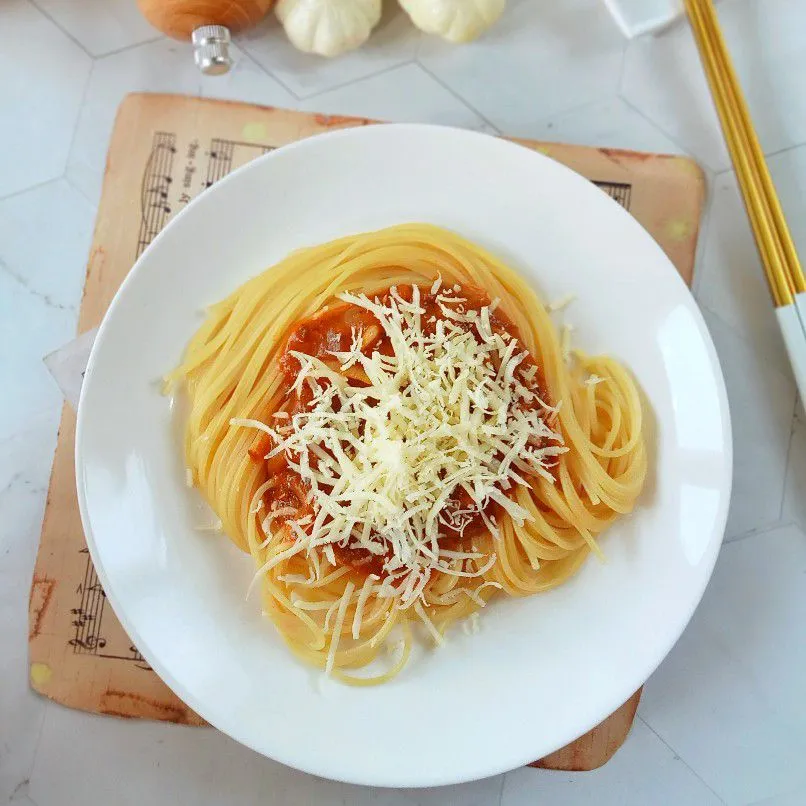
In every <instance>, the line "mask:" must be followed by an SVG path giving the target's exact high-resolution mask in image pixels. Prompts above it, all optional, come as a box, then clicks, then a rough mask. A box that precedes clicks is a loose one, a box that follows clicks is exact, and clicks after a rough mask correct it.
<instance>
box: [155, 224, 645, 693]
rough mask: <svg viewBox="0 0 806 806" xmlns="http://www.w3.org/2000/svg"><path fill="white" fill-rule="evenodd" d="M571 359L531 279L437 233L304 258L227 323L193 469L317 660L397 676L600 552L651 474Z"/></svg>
mask: <svg viewBox="0 0 806 806" xmlns="http://www.w3.org/2000/svg"><path fill="white" fill-rule="evenodd" d="M420 329H421V330H420ZM564 353H567V351H565V350H564V349H563V345H562V344H561V338H560V335H559V333H558V329H557V327H556V325H555V324H554V322H553V320H552V318H551V316H550V313H549V310H548V309H547V307H546V306H545V305H544V304H543V302H541V300H540V299H539V298H538V296H537V295H536V293H535V292H534V290H533V289H532V288H531V286H530V285H529V284H528V283H527V282H526V281H525V280H524V279H523V278H522V277H520V275H519V274H517V273H516V272H515V271H514V270H512V269H511V268H509V267H508V266H506V265H505V264H504V263H502V262H501V261H500V260H498V259H497V258H495V257H494V256H492V255H491V254H489V253H487V252H486V251H484V250H483V249H481V248H480V247H479V246H476V245H475V244H473V243H471V242H469V241H467V240H465V239H463V238H461V237H459V236H458V235H455V234H453V233H451V232H448V231H446V230H443V229H440V228H438V227H435V226H431V225H425V224H405V225H400V226H395V227H390V228H388V229H384V230H380V231H377V232H370V233H366V234H361V235H353V236H349V237H345V238H341V239H339V240H335V241H332V242H330V243H326V244H322V245H320V246H315V247H312V248H307V249H302V250H299V251H297V252H294V253H292V254H291V255H289V256H288V257H286V258H284V259H283V260H281V261H280V262H279V263H278V264H277V265H275V266H273V267H271V268H270V269H268V270H267V271H265V272H263V273H262V274H260V275H258V276H257V277H255V278H253V279H251V280H249V281H248V282H246V283H245V284H244V285H243V286H241V287H240V288H239V289H238V290H237V291H235V292H234V293H233V294H231V295H230V296H229V297H227V298H226V299H225V300H223V301H222V302H219V303H217V304H215V305H213V306H212V308H210V310H209V312H208V315H207V318H206V321H205V322H204V324H203V325H202V326H201V327H200V329H199V330H198V332H197V333H196V334H195V336H194V337H193V338H192V340H191V341H190V343H189V345H188V347H187V350H186V353H185V355H184V358H183V360H182V363H181V365H180V366H179V367H178V368H177V369H176V370H175V371H174V372H173V373H172V374H171V375H170V376H169V377H168V385H169V387H173V385H174V384H176V383H180V382H184V385H185V389H186V393H187V395H188V397H189V402H190V409H189V412H190V413H189V416H188V420H187V424H186V427H185V460H186V465H187V468H188V469H189V471H190V474H191V478H192V482H193V484H194V485H195V486H197V487H198V489H199V490H200V491H201V493H202V494H203V495H204V497H205V498H206V500H207V501H208V502H209V504H210V505H211V507H212V508H213V510H214V511H215V513H216V514H217V516H218V517H219V518H220V519H221V522H222V525H223V530H224V532H225V533H226V534H227V535H228V536H229V537H230V539H231V540H232V541H233V542H235V543H236V544H237V545H238V546H239V547H240V548H242V549H243V550H244V551H248V552H249V553H250V554H251V555H252V556H253V558H254V561H255V563H256V566H257V568H258V573H257V575H256V578H255V585H259V586H260V589H261V591H262V597H263V608H264V612H265V613H266V614H267V615H268V616H269V618H270V619H271V620H272V621H273V622H274V624H275V626H276V627H277V629H278V630H279V632H280V634H281V635H282V637H283V638H284V639H285V641H286V642H287V644H288V645H289V647H290V648H291V649H292V650H293V651H294V652H295V653H296V654H297V655H298V656H299V657H301V658H303V659H304V660H305V661H307V662H309V663H311V664H314V665H317V666H319V667H321V668H323V669H326V670H327V671H328V672H329V673H331V674H333V675H334V676H336V677H337V678H339V679H341V680H344V681H346V682H350V683H354V684H359V685H367V684H372V683H378V682H383V681H384V680H388V679H389V678H390V677H391V676H393V675H395V674H396V673H398V672H399V671H400V670H401V669H402V668H403V666H404V665H405V664H406V662H407V659H408V656H409V651H410V648H411V641H412V630H411V629H410V628H411V626H412V625H414V624H419V625H421V628H422V629H423V631H424V634H425V635H427V636H430V638H431V639H432V640H433V641H434V642H435V643H440V642H441V641H442V639H443V637H444V636H445V634H446V631H447V630H448V628H449V626H450V625H451V624H452V623H453V622H456V621H457V620H459V619H463V618H465V617H467V616H469V615H470V614H471V613H474V612H476V611H478V609H479V608H480V607H483V606H484V605H485V604H486V603H487V602H488V601H489V600H490V599H491V598H492V597H495V596H502V595H503V596H527V595H531V594H534V593H538V592H542V591H547V590H550V589H551V588H554V587H555V586H557V585H559V584H561V583H563V582H564V581H565V580H567V579H568V578H569V577H570V576H572V575H573V574H574V573H575V572H576V571H577V569H578V568H579V567H580V565H581V564H582V562H583V561H584V559H585V558H586V557H587V556H588V554H589V553H591V552H595V553H597V554H598V553H600V551H599V548H598V546H597V543H596V537H597V536H598V535H599V534H601V533H602V531H603V530H605V529H606V527H607V526H608V525H609V524H611V523H612V522H613V521H614V520H615V519H616V518H617V517H618V516H620V515H624V514H626V513H628V512H630V511H631V510H632V509H633V507H634V505H635V502H636V499H637V498H638V495H639V493H640V491H641V488H642V485H643V482H644V477H645V475H646V469H647V459H646V451H645V445H644V439H643V435H642V410H641V401H640V398H639V394H638V391H637V389H636V385H635V383H634V381H633V380H632V378H631V377H630V375H629V373H628V372H627V371H626V370H625V368H624V367H622V366H621V365H620V364H619V363H618V362H617V361H615V360H614V359H612V358H609V357H603V356H588V355H585V354H583V353H581V352H579V351H573V350H572V351H571V353H570V355H567V354H564ZM418 361H419V362H421V363H420V364H418V363H417V362H418ZM428 362H430V363H428ZM485 362H486V363H485ZM428 373H431V374H430V375H429V374H428ZM421 381H422V388H421V387H420V386H418V384H420V383H421ZM384 383H386V384H387V385H386V386H384V385H383V384H384ZM378 390H381V391H380V392H379V391H378ZM384 390H385V391H384ZM387 392H388V394H387ZM373 395H374V397H373ZM440 395H441V397H440ZM368 398H371V400H369V401H368ZM454 406H455V411H454V409H453V407H454ZM418 407H423V412H419V409H418ZM429 407H430V408H429ZM426 409H427V410H426ZM406 417H407V418H409V419H408V420H404V419H402V418H406ZM429 418H430V419H429ZM421 420H422V422H421ZM401 423H403V425H401ZM406 423H409V425H406ZM425 423H430V425H428V428H430V429H431V430H430V431H429V432H428V433H427V434H426V433H425V431H424V430H423V429H425V428H426V426H425V425H423V424H425ZM312 435H314V436H312ZM319 435H321V436H319ZM491 446H492V447H491ZM495 446H498V447H495ZM412 457H415V458H412ZM415 465H416V466H415ZM429 474H430V475H429ZM431 482H433V483H431ZM440 487H444V489H440ZM409 507H410V509H407V508H409ZM418 507H419V509H418ZM390 524H391V525H390ZM339 530H340V531H339ZM385 646H386V647H387V648H389V647H392V649H393V652H392V654H391V656H389V655H388V654H387V653H386V652H382V650H383V649H384V647H385ZM376 659H378V660H379V662H380V661H382V660H383V661H385V662H386V664H387V665H386V668H385V669H383V670H382V671H381V672H380V673H378V674H373V675H372V676H366V675H365V676H362V674H361V673H357V672H356V671H355V670H356V669H359V668H360V667H363V666H366V665H368V664H370V663H371V662H372V661H374V660H376Z"/></svg>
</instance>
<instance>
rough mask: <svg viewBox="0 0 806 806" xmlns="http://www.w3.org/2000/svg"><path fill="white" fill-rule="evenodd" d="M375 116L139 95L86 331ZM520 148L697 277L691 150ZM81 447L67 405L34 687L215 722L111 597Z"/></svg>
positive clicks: (102, 209) (586, 742)
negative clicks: (148, 253) (171, 253)
mask: <svg viewBox="0 0 806 806" xmlns="http://www.w3.org/2000/svg"><path fill="white" fill-rule="evenodd" d="M371 122H372V121H368V120H364V119H359V118H352V117H338V116H330V115H328V116H326V115H315V114H308V113H303V112H293V111H288V110H283V109H271V108H266V107H259V106H251V105H248V104H240V103H231V102H225V101H214V100H203V99H200V98H188V97H184V96H176V95H147V94H133V95H130V96H128V97H127V98H126V99H125V100H124V102H123V104H122V105H121V107H120V110H119V112H118V116H117V120H116V123H115V129H114V132H113V134H112V140H111V144H110V148H109V154H108V157H107V164H106V173H105V177H104V186H103V194H102V197H101V204H100V206H99V208H98V217H97V221H96V225H95V235H94V239H93V244H92V250H91V252H90V256H89V263H88V267H87V278H86V283H85V287H84V297H83V300H82V303H81V312H80V316H79V325H78V332H79V333H83V332H85V331H87V330H89V329H91V328H93V327H95V326H96V325H98V324H99V323H100V321H101V319H102V317H103V315H104V313H105V312H106V309H107V307H108V306H109V303H110V301H111V300H112V297H113V296H114V294H115V292H116V291H117V289H118V287H119V286H120V284H121V282H122V281H123V278H124V277H125V276H126V274H127V272H128V271H129V269H130V268H131V267H132V265H133V263H134V262H135V260H136V259H137V257H138V256H139V255H140V253H141V252H142V251H143V250H144V249H145V248H146V246H148V244H149V243H150V242H151V241H152V239H153V238H154V237H155V236H156V234H157V233H158V232H159V231H160V230H161V229H162V227H164V226H165V224H166V223H167V222H168V221H169V220H170V219H171V217H172V216H173V215H175V214H176V213H177V212H178V211H179V210H181V209H183V208H184V207H185V206H186V205H187V204H188V202H189V201H190V200H191V199H192V198H193V197H194V196H195V195H196V194H198V193H200V192H202V191H203V190H204V189H205V188H207V187H209V186H210V185H212V184H213V183H215V182H216V181H217V180H218V179H220V178H221V177H222V176H224V175H225V174H227V173H228V172H229V171H231V170H233V169H234V168H237V167H239V166H240V165H243V164H245V163H246V162H248V161H249V160H251V159H254V158H255V157H258V156H260V155H261V154H265V153H266V152H268V151H271V150H272V149H274V148H277V147H279V146H282V145H285V144H286V143H291V142H293V141H295V140H298V139H300V138H303V137H309V136H311V135H314V134H318V133H320V132H323V131H326V130H328V129H333V128H344V127H349V126H363V125H367V124H369V123H371ZM517 142H519V143H521V144H522V145H524V146H526V147H528V148H533V149H535V150H538V151H541V152H543V153H544V154H547V155H549V156H550V157H552V158H554V159H556V160H558V161H559V162H562V163H564V164H566V165H568V166H569V167H571V168H573V169H574V170H576V171H577V172H579V173H581V174H582V175H583V176H585V177H587V178H588V179H590V180H591V181H592V182H594V183H595V184H597V185H598V186H599V187H600V188H601V189H602V191H603V192H605V193H608V194H609V195H610V196H611V197H612V198H613V199H615V200H616V201H617V202H618V203H619V204H621V205H623V206H624V207H625V208H626V209H627V210H629V211H630V212H631V213H632V214H633V215H634V216H635V217H636V218H637V219H638V221H640V222H641V224H642V225H643V226H644V227H645V228H646V229H647V230H648V231H649V232H650V234H651V235H652V236H653V237H654V238H655V239H656V240H657V241H658V243H659V244H660V245H661V246H662V247H663V249H664V250H665V251H666V253H667V254H668V255H669V257H670V258H671V260H672V262H673V263H674V264H675V266H676V267H677V269H678V271H679V272H680V274H681V276H682V277H683V279H684V280H685V281H686V282H687V283H689V284H690V283H691V280H692V275H693V269H694V251H695V247H696V243H697V235H698V230H699V221H700V214H701V211H702V205H703V198H704V187H705V185H704V179H703V175H702V172H701V171H700V169H699V168H698V167H697V165H696V164H695V163H693V162H692V161H691V160H689V159H687V158H685V157H679V156H668V155H660V154H638V153H635V152H630V151H620V150H616V149H608V148H599V149H597V148H587V147H581V146H569V145H558V144H550V143H536V142H531V141H525V140H518V141H517ZM74 439H75V415H74V413H73V411H72V409H71V408H70V407H69V406H65V408H64V411H63V414H62V421H61V426H60V429H59V439H58V444H57V448H56V456H55V460H54V463H53V472H52V475H51V479H50V489H49V492H48V499H47V505H46V509H45V520H44V524H43V527H42V536H41V543H40V546H39V554H38V557H37V563H36V569H35V572H34V579H33V584H32V588H31V598H30V607H29V655H30V674H31V685H32V686H33V687H34V688H35V689H36V690H37V691H39V692H40V693H42V694H44V695H45V696H47V697H50V698H52V699H54V700H56V701H57V702H60V703H62V704H64V705H68V706H71V707H73V708H80V709H83V710H86V711H94V712H97V713H103V714H109V715H112V716H120V717H128V718H145V719H158V720H164V721H169V722H179V723H184V724H190V725H202V724H204V722H203V720H202V719H201V718H200V717H199V716H198V715H197V714H195V713H194V712H193V711H191V709H190V708H188V707H187V706H186V705H185V704H184V703H183V702H181V700H179V699H178V698H177V697H176V696H175V695H174V694H173V692H171V691H170V690H169V689H168V687H167V686H166V685H165V684H164V683H163V682H162V681H161V680H160V679H159V677H157V675H156V674H155V673H154V672H153V671H152V670H151V669H150V667H149V666H148V664H147V663H146V662H145V660H144V659H143V657H142V656H141V655H140V653H139V652H138V650H137V647H135V646H134V645H133V644H132V642H131V640H130V639H129V638H128V636H127V635H126V633H125V632H124V631H123V629H122V627H121V626H120V623H119V622H118V620H117V619H116V617H115V614H114V612H113V611H112V608H111V607H110V605H109V603H108V602H107V601H106V597H105V595H104V592H103V589H102V588H101V585H100V584H99V582H98V578H97V576H96V575H95V570H94V568H93V565H92V561H91V560H90V557H89V553H88V551H87V546H86V543H85V540H84V534H83V532H82V528H81V519H80V517H79V513H78V505H77V501H76V491H75V472H74V467H73V443H74ZM639 698H640V691H638V692H636V693H635V694H634V695H633V696H632V697H631V698H630V700H628V702H626V703H625V704H624V705H623V706H622V707H621V708H619V709H618V710H617V711H616V712H615V713H614V714H613V715H612V716H610V717H609V718H608V719H606V720H605V721H604V722H603V723H602V724H601V725H599V726H598V727H596V728H595V729H594V730H592V731H591V732H590V733H588V734H586V735H585V736H583V737H581V738H580V739H578V740H577V741H575V742H573V743H572V744H570V745H568V746H567V747H565V748H563V749H562V750H559V751H557V752H556V753H552V754H551V755H550V756H548V757H546V758H544V759H542V760H540V761H537V762H535V766H541V767H547V768H551V769H562V770H591V769H595V768H596V767H599V766H601V765H602V764H604V763H605V762H606V761H607V760H608V759H609V758H610V757H611V756H612V755H613V753H615V751H616V750H617V749H618V748H619V747H620V746H621V744H622V743H623V741H624V739H625V738H626V736H627V733H628V732H629V730H630V727H631V725H632V722H633V719H634V717H635V711H636V708H637V707H638V700H639Z"/></svg>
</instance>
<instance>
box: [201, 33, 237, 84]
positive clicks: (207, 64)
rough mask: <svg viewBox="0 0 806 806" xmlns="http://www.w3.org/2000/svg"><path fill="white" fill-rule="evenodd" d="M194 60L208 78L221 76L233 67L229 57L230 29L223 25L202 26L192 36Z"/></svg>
mask: <svg viewBox="0 0 806 806" xmlns="http://www.w3.org/2000/svg"><path fill="white" fill-rule="evenodd" d="M191 41H192V42H193V60H194V61H195V62H196V67H198V68H199V70H201V71H202V73H204V74H205V75H207V76H220V75H222V74H223V73H226V72H228V71H229V69H230V67H232V58H231V57H230V55H229V43H230V41H231V39H230V34H229V28H225V27H224V26H223V25H202V26H201V27H200V28H196V30H195V31H193V34H192V35H191Z"/></svg>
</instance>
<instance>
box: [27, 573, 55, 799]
mask: <svg viewBox="0 0 806 806" xmlns="http://www.w3.org/2000/svg"><path fill="white" fill-rule="evenodd" d="M31 575H32V576H33V570H32V571H31ZM36 696H37V697H41V696H42V695H41V694H37V695H36ZM43 699H44V700H45V712H44V713H43V714H42V721H41V722H40V723H39V732H38V733H37V736H36V744H35V745H34V753H33V756H32V758H31V765H30V767H28V775H27V778H28V791H27V792H26V793H25V797H27V798H29V799H30V801H31V803H33V804H34V806H36V801H35V800H34V799H33V798H32V797H31V778H32V777H33V774H34V769H35V768H36V758H37V756H38V755H39V746H40V745H41V744H42V734H43V733H44V732H45V720H46V719H47V718H48V713H49V712H50V706H51V701H50V700H48V699H46V698H44V697H43Z"/></svg>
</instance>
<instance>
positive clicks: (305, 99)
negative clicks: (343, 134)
mask: <svg viewBox="0 0 806 806" xmlns="http://www.w3.org/2000/svg"><path fill="white" fill-rule="evenodd" d="M415 63H416V62H415V60H414V59H406V60H405V61H402V62H397V63H396V64H388V65H386V67H383V68H381V69H380V70H378V71H377V72H376V73H371V74H370V75H368V76H361V78H353V79H350V80H349V81H343V82H342V83H341V84H334V85H333V86H332V87H328V88H327V89H324V90H317V91H316V92H313V93H311V94H310V95H298V94H297V93H294V95H295V96H296V97H297V98H298V99H299V100H300V101H301V102H302V103H307V102H308V101H312V100H314V99H316V98H319V97H321V96H322V95H327V93H329V92H335V91H336V90H343V89H344V88H345V87H349V86H352V85H353V84H356V85H360V84H363V83H364V82H365V81H369V80H370V79H372V78H377V77H378V76H384V75H386V74H387V73H391V72H393V71H395V70H398V69H399V68H401V67H407V66H408V65H410V64H415Z"/></svg>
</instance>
